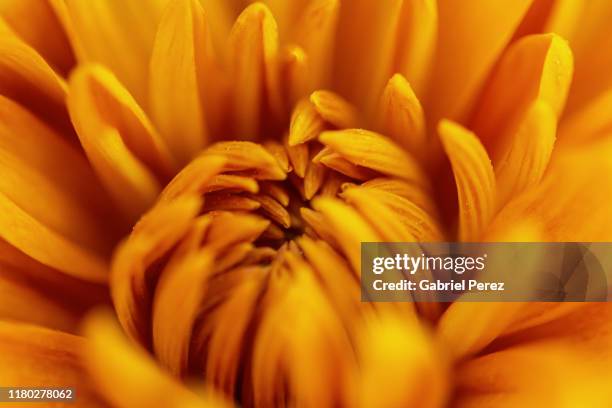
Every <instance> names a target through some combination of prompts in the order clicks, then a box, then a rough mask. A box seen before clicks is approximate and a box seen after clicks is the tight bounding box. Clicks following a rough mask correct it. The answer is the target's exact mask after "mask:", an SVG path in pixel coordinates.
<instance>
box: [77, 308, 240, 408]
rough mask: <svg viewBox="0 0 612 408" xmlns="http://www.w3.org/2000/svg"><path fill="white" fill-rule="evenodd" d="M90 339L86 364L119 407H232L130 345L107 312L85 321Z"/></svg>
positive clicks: (104, 393)
mask: <svg viewBox="0 0 612 408" xmlns="http://www.w3.org/2000/svg"><path fill="white" fill-rule="evenodd" d="M84 332H85V335H86V336H87V338H88V340H89V342H88V343H87V347H86V348H85V365H86V367H87V370H88V372H89V374H90V376H91V377H92V379H93V381H94V383H95V384H96V387H97V388H98V389H99V390H100V393H101V394H102V395H104V398H105V399H106V400H108V401H109V402H110V403H111V404H112V405H113V406H114V407H117V408H133V407H151V408H162V407H164V408H166V407H167V408H175V407H176V408H178V407H193V408H196V407H200V408H204V407H207V408H228V407H230V406H231V404H230V403H229V402H226V401H225V400H223V399H221V398H220V397H219V396H217V395H215V394H214V393H211V392H207V393H206V394H205V395H203V396H198V395H197V394H195V393H193V392H191V391H190V390H189V389H188V388H187V387H185V386H184V385H183V384H181V383H180V382H178V381H176V380H175V379H173V378H172V377H170V376H169V375H167V374H166V373H165V372H163V371H162V370H161V369H160V368H159V366H157V364H156V363H155V362H154V360H153V359H151V358H150V356H148V355H147V354H146V353H145V352H144V350H142V349H140V348H138V347H135V346H134V345H132V344H130V343H129V342H128V341H127V339H126V338H125V337H124V336H123V334H122V333H121V331H120V329H119V327H118V326H117V325H116V324H115V322H114V321H113V319H112V317H110V316H109V315H107V314H105V313H101V312H100V313H97V314H93V315H92V316H90V318H89V319H87V320H86V322H85V327H84Z"/></svg>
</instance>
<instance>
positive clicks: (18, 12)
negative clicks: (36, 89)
mask: <svg viewBox="0 0 612 408" xmlns="http://www.w3.org/2000/svg"><path fill="white" fill-rule="evenodd" d="M0 17H1V18H3V19H4V21H6V23H7V24H8V25H9V26H10V27H11V28H12V29H13V31H14V32H15V33H16V34H17V35H18V36H19V38H21V39H22V40H23V41H25V42H26V43H27V44H29V45H30V46H31V47H32V48H34V49H35V50H36V51H37V52H38V53H39V54H40V55H41V56H42V57H43V58H44V59H45V60H46V61H47V62H49V64H50V65H52V66H54V67H55V68H56V69H57V70H58V71H59V72H60V73H61V74H63V75H66V74H67V73H68V71H69V70H70V69H71V68H72V67H73V65H74V63H75V61H74V55H73V53H72V49H71V48H70V44H69V42H68V38H67V37H66V33H65V32H64V29H63V27H62V25H61V23H60V21H59V20H58V18H57V16H56V15H55V12H54V10H53V8H52V7H51V6H50V5H49V3H48V2H47V1H38V0H8V1H3V2H2V4H1V5H0Z"/></svg>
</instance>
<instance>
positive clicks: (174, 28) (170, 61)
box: [149, 0, 217, 163]
mask: <svg viewBox="0 0 612 408" xmlns="http://www.w3.org/2000/svg"><path fill="white" fill-rule="evenodd" d="M210 52H211V50H210V38H209V33H208V23H207V21H206V19H205V16H204V10H203V9H202V7H201V6H200V3H198V1H197V0H172V1H171V2H170V4H169V6H168V7H167V8H166V11H165V12H164V15H163V17H162V19H161V22H160V24H159V28H158V29H157V35H156V37H155V44H154V46H153V55H152V56H151V68H150V73H151V77H150V89H149V98H150V107H151V109H150V110H151V115H152V117H153V120H154V121H155V122H156V124H157V126H158V129H159V130H160V132H161V134H162V135H163V136H164V138H165V140H166V143H167V144H168V146H169V147H170V149H171V150H172V153H173V154H174V156H175V157H176V158H177V159H178V160H179V161H180V162H182V163H184V162H186V161H188V160H189V159H192V158H193V157H194V156H195V155H196V154H197V153H198V151H199V150H201V149H202V148H203V147H204V144H205V143H206V141H207V139H208V134H207V133H208V129H207V126H206V115H205V112H204V104H203V100H204V99H205V98H207V97H210V96H212V95H205V94H203V93H202V92H201V90H202V91H203V90H204V85H205V84H206V82H209V83H214V82H215V81H217V79H216V78H214V77H213V76H212V75H211V74H212V72H211V70H210V68H209V67H208V65H210V62H209V61H208V60H209V59H210V56H209V54H210ZM209 103H212V101H210V102H209Z"/></svg>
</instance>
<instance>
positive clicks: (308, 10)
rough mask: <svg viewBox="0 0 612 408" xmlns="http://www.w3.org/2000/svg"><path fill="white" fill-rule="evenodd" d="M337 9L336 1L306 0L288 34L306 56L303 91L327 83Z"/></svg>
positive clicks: (337, 1) (338, 4)
mask: <svg viewBox="0 0 612 408" xmlns="http://www.w3.org/2000/svg"><path fill="white" fill-rule="evenodd" d="M339 9H340V2H339V0H310V1H308V3H307V4H306V5H305V6H304V7H303V9H302V10H301V13H300V18H299V19H298V21H296V22H295V25H294V27H295V28H294V31H295V32H294V34H293V36H292V37H293V38H294V41H295V42H296V43H297V44H298V45H299V46H300V47H301V48H302V49H303V50H304V52H305V53H306V55H308V64H309V67H310V70H309V72H308V76H309V77H308V79H307V85H306V90H307V91H311V90H314V89H318V88H324V87H328V86H329V82H330V75H331V68H332V66H333V65H332V62H333V51H334V44H335V43H334V40H335V34H336V27H337V23H338V12H339Z"/></svg>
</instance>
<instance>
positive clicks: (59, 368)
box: [0, 321, 108, 408]
mask: <svg viewBox="0 0 612 408" xmlns="http://www.w3.org/2000/svg"><path fill="white" fill-rule="evenodd" d="M84 346H85V341H84V339H83V338H81V337H78V336H74V335H71V334H67V333H62V332H58V331H55V330H49V329H45V328H42V327H37V326H31V325H27V324H21V323H13V322H6V321H0V350H1V351H0V367H1V368H0V382H1V383H2V384H6V385H7V386H11V387H40V388H60V387H61V388H64V387H72V388H74V389H75V392H76V394H77V397H76V398H75V399H74V401H71V404H70V405H71V406H74V407H87V408H98V407H99V408H102V407H108V405H106V404H105V403H103V401H102V400H101V398H100V395H99V394H98V393H97V392H96V391H95V390H94V389H93V387H92V385H91V384H90V383H89V381H88V376H87V372H86V371H85V368H84V367H83V365H82V362H81V356H82V352H83V348H84ZM19 405H21V404H19Z"/></svg>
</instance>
